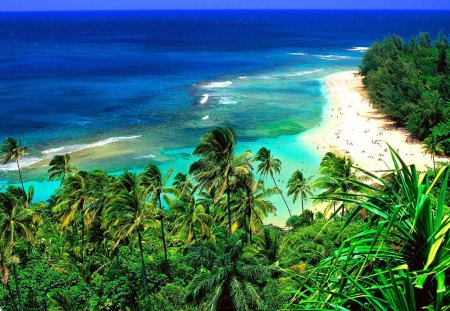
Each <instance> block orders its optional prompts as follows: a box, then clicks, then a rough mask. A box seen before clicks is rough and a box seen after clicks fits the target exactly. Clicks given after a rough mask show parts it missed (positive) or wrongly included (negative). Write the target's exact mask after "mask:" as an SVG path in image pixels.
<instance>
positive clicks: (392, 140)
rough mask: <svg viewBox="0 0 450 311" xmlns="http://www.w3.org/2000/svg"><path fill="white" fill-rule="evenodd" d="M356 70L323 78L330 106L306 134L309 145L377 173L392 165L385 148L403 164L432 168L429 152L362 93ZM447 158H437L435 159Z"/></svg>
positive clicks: (361, 85)
mask: <svg viewBox="0 0 450 311" xmlns="http://www.w3.org/2000/svg"><path fill="white" fill-rule="evenodd" d="M355 74H356V71H342V72H338V73H335V74H332V75H330V76H328V77H327V78H326V79H325V85H326V93H327V94H326V95H327V97H328V101H329V105H328V106H326V107H325V110H324V114H323V121H322V123H321V124H320V125H319V126H318V127H317V128H315V129H313V130H311V131H309V132H307V133H305V136H304V140H305V141H306V142H307V143H308V144H309V145H310V148H313V149H316V150H318V151H319V152H321V153H323V155H324V154H325V153H326V152H327V151H334V152H336V153H338V154H340V155H346V156H350V157H351V158H352V159H353V161H354V162H355V164H356V165H358V166H360V167H361V168H363V169H365V170H368V171H372V172H377V171H378V172H379V171H384V170H386V169H388V168H392V160H391V156H390V153H389V150H388V147H387V144H389V145H391V146H392V147H393V148H394V149H395V150H397V151H398V152H399V154H400V156H401V157H402V159H403V160H404V161H405V163H406V164H415V165H416V166H417V168H418V169H420V170H423V169H426V167H433V162H432V160H431V157H430V155H425V154H424V152H423V149H422V143H420V142H412V141H411V138H410V137H409V134H408V132H407V131H406V130H405V129H403V128H394V127H393V122H392V121H391V120H389V119H388V118H387V117H386V116H385V115H383V114H381V113H380V112H379V111H377V110H376V109H375V108H374V107H372V105H371V103H370V101H369V100H368V99H367V98H366V96H365V94H364V87H363V84H362V79H361V77H357V76H355ZM446 160H447V158H443V157H436V162H438V161H446Z"/></svg>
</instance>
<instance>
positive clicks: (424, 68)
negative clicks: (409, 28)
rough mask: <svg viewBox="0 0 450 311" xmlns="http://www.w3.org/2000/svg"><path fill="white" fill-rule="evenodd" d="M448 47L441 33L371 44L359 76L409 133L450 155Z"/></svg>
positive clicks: (375, 99)
mask: <svg viewBox="0 0 450 311" xmlns="http://www.w3.org/2000/svg"><path fill="white" fill-rule="evenodd" d="M449 54H450V48H449V43H448V40H447V37H446V35H444V34H440V35H439V36H438V38H437V40H436V41H432V40H431V38H430V35H429V34H428V33H420V34H419V35H418V36H417V37H413V38H411V39H410V40H408V41H404V40H403V39H402V38H401V37H400V36H397V35H393V36H390V37H387V38H386V39H385V40H384V41H383V42H376V43H374V44H373V45H372V47H371V48H370V49H369V50H368V51H367V52H366V53H365V55H364V58H363V61H362V65H361V66H360V74H361V75H362V76H363V83H364V84H365V86H366V87H367V91H368V95H369V97H370V99H371V101H372V102H373V103H374V104H375V105H376V107H377V108H379V109H380V110H381V111H382V112H383V113H385V114H387V115H388V116H390V117H391V118H392V119H393V120H395V121H396V122H398V124H399V125H401V126H405V127H406V129H407V130H408V131H410V133H411V134H412V136H413V137H415V138H417V139H420V140H424V141H425V143H426V144H427V145H430V146H434V148H435V149H438V150H441V151H444V152H445V153H447V154H448V153H450V140H449V139H450V55H449Z"/></svg>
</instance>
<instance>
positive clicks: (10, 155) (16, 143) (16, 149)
mask: <svg viewBox="0 0 450 311" xmlns="http://www.w3.org/2000/svg"><path fill="white" fill-rule="evenodd" d="M26 150H27V147H24V146H23V145H22V141H20V140H16V139H15V138H13V137H8V138H7V139H6V140H5V141H4V142H3V144H2V146H1V152H2V160H3V161H4V163H5V164H6V163H8V162H9V161H10V160H13V159H15V160H16V164H17V170H18V171H19V178H20V183H21V184H22V190H23V192H25V187H24V185H23V179H22V172H21V171H20V165H19V161H20V157H21V156H23V155H24V154H25V151H26Z"/></svg>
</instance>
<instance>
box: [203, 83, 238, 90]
mask: <svg viewBox="0 0 450 311" xmlns="http://www.w3.org/2000/svg"><path fill="white" fill-rule="evenodd" d="M232 84H233V82H231V81H223V82H210V83H207V84H204V85H202V87H204V88H208V89H214V88H224V87H229V86H230V85H232Z"/></svg>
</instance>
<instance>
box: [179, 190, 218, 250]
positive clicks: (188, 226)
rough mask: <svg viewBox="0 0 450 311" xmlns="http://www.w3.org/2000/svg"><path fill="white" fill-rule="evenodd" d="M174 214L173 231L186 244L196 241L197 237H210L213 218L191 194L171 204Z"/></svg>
mask: <svg viewBox="0 0 450 311" xmlns="http://www.w3.org/2000/svg"><path fill="white" fill-rule="evenodd" d="M170 209H171V210H172V211H173V213H174V216H175V217H174V218H175V220H174V222H173V231H174V232H175V233H176V234H177V236H178V237H179V238H181V237H184V238H185V241H186V242H187V243H190V242H191V241H192V240H195V241H197V237H210V236H211V228H212V226H213V225H214V218H213V217H212V216H210V215H209V214H207V213H206V209H205V207H204V206H203V205H201V204H199V203H198V201H197V200H196V198H195V196H194V195H193V194H185V195H183V196H182V197H181V198H179V199H178V200H177V201H175V202H174V204H172V206H171V207H170Z"/></svg>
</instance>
